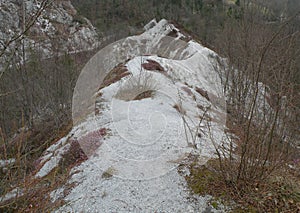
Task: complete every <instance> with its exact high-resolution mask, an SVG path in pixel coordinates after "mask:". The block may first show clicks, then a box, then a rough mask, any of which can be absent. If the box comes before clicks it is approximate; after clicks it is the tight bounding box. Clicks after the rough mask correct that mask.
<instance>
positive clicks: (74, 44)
mask: <svg viewBox="0 0 300 213" xmlns="http://www.w3.org/2000/svg"><path fill="white" fill-rule="evenodd" d="M49 2H50V1H49ZM42 7H43V3H42V0H25V1H24V3H23V1H20V0H0V20H1V22H0V43H1V46H0V52H2V51H3V49H4V48H5V45H7V44H8V42H9V41H11V40H12V39H14V38H15V37H17V36H18V35H20V34H21V33H22V32H23V30H24V26H28V25H30V23H32V22H33V20H34V24H33V25H32V26H31V27H30V29H29V30H28V31H27V32H26V33H25V35H24V37H25V39H24V41H25V42H24V43H25V47H26V49H35V50H38V51H39V52H40V53H41V54H43V55H44V56H45V57H51V56H53V55H55V54H57V53H58V54H61V53H65V52H68V53H69V52H77V51H82V50H88V49H92V48H93V47H95V45H96V43H97V33H96V30H95V28H94V27H93V26H92V24H91V23H90V21H89V20H87V19H86V18H84V17H82V16H80V15H79V14H78V13H77V11H76V10H75V8H74V7H73V6H72V4H71V2H70V1H69V0H65V1H64V0H56V1H53V2H52V3H51V4H49V5H47V7H46V8H45V9H44V10H42V12H41V14H40V15H38V16H37V14H38V13H39V11H40V10H41V8H42ZM24 15H25V16H24ZM35 17H37V18H35ZM24 18H25V19H24ZM24 24H25V25H24ZM25 28H26V27H25ZM17 41H18V40H17ZM17 41H16V42H12V43H11V44H10V45H9V48H7V49H6V50H5V51H6V53H10V52H12V51H13V50H14V49H16V48H18V46H19V44H18V42H17Z"/></svg>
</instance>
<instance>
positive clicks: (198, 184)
mask: <svg viewBox="0 0 300 213" xmlns="http://www.w3.org/2000/svg"><path fill="white" fill-rule="evenodd" d="M188 168H189V170H190V175H188V176H185V179H186V181H187V183H188V186H189V187H190V189H191V191H192V192H193V193H196V194H200V195H206V194H210V195H212V196H214V197H215V199H217V200H221V201H222V202H224V204H228V205H232V201H234V202H235V205H234V206H232V212H299V211H300V183H299V179H297V177H295V176H294V174H293V171H291V170H290V169H282V170H281V171H280V172H279V173H277V174H276V175H272V176H270V177H269V178H268V179H266V180H265V181H264V182H262V183H261V184H256V183H255V182H253V183H252V184H251V185H240V186H236V185H233V183H232V182H224V179H223V175H222V174H221V171H220V168H219V163H218V160H217V159H212V160H209V161H208V162H207V164H206V165H199V163H198V160H197V158H196V157H195V156H190V163H189V165H188Z"/></svg>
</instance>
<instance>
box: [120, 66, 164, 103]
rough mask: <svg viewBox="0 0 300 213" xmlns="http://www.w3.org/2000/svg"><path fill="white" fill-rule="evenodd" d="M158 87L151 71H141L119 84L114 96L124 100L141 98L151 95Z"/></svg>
mask: <svg viewBox="0 0 300 213" xmlns="http://www.w3.org/2000/svg"><path fill="white" fill-rule="evenodd" d="M157 89H158V84H157V82H156V81H155V79H154V78H153V75H152V74H151V73H147V72H145V71H141V73H140V74H139V75H137V76H131V77H130V78H129V79H128V80H127V81H126V82H125V83H124V84H123V85H121V87H120V89H119V90H118V92H117V94H116V95H115V98H118V99H120V100H124V101H131V100H141V99H143V98H149V97H152V96H153V95H154V93H155V91H156V90H157Z"/></svg>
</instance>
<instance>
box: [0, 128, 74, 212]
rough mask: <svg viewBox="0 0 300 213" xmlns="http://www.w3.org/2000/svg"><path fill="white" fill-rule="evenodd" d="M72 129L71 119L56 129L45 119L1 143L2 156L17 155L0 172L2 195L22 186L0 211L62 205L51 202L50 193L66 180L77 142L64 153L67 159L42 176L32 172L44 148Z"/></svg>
mask: <svg viewBox="0 0 300 213" xmlns="http://www.w3.org/2000/svg"><path fill="white" fill-rule="evenodd" d="M71 128H72V123H71V122H70V123H66V124H64V125H62V126H61V127H60V128H59V129H56V128H54V126H53V125H52V124H51V122H49V123H47V122H46V123H44V125H43V126H39V127H35V129H34V130H26V131H25V129H24V132H20V133H19V134H18V135H16V136H15V137H14V138H13V139H12V140H10V141H9V142H7V143H5V144H4V145H3V149H5V151H6V152H5V153H6V154H5V155H6V156H5V157H12V158H13V157H14V158H16V163H15V164H14V165H13V166H11V167H8V168H7V171H6V172H5V173H1V174H0V176H1V182H0V185H1V189H2V191H1V196H3V195H5V194H6V193H7V192H9V191H10V190H12V189H14V188H16V187H19V188H20V189H22V191H23V195H21V196H19V197H16V198H12V199H10V200H8V201H6V202H2V203H0V212H45V211H46V212H49V211H51V210H53V209H54V208H56V207H57V206H59V205H61V204H62V201H60V200H58V201H57V202H55V203H52V202H51V200H50V193H51V192H52V191H53V190H55V189H57V188H58V187H60V186H61V185H63V184H64V183H66V181H67V180H68V176H69V175H68V174H69V171H70V169H71V168H72V167H73V166H74V162H75V164H76V163H79V162H80V161H79V160H78V159H77V157H78V156H80V155H78V153H79V154H80V151H78V150H77V149H76V144H71V149H70V150H69V152H68V153H66V156H64V159H68V162H66V161H65V160H63V161H61V162H60V164H59V165H58V167H57V168H55V169H54V170H53V171H51V172H50V173H49V174H48V175H47V176H45V177H43V178H41V179H35V178H33V174H34V173H35V171H36V170H37V169H38V167H40V165H39V158H40V157H41V155H42V153H43V152H44V150H46V149H47V148H48V147H49V146H50V145H52V144H53V143H55V142H57V141H58V140H59V139H60V138H62V137H63V136H65V135H66V134H67V133H69V131H70V129H71ZM74 147H75V148H74ZM77 148H78V147H77ZM75 149H76V150H77V151H76V150H75ZM75 159H76V160H75Z"/></svg>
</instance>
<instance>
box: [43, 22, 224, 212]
mask: <svg viewBox="0 0 300 213" xmlns="http://www.w3.org/2000/svg"><path fill="white" fill-rule="evenodd" d="M173 29H176V28H175V27H174V26H173V25H171V24H169V23H168V22H167V21H166V20H161V21H160V22H158V23H156V22H155V21H152V26H151V25H148V27H147V30H146V31H145V33H143V34H141V35H139V36H133V37H129V38H127V39H126V40H127V41H129V42H132V43H130V44H133V43H135V42H136V43H142V42H143V41H144V40H145V39H149V38H150V39H149V42H150V43H151V42H152V44H151V45H152V46H153V47H154V46H155V45H161V44H159V43H160V40H161V39H163V38H164V37H165V36H166V35H168V34H169V33H170V32H171V31H172V30H173ZM176 31H179V30H178V29H176ZM182 36H183V35H182V34H180V33H178V37H177V38H174V41H176V40H178V39H179V38H180V37H182ZM178 42H179V40H178ZM151 45H150V46H151ZM160 47H161V48H163V46H162V45H161V46H160ZM113 48H114V49H115V50H116V51H119V49H118V45H117V44H116V45H115V46H114V47H113ZM132 49H133V50H132V52H127V53H125V54H128V55H130V58H131V59H130V60H129V61H127V62H126V64H125V66H126V67H127V69H128V71H129V72H130V75H128V76H126V77H124V78H122V79H121V80H119V81H117V82H115V83H112V84H110V85H109V86H106V87H104V88H103V89H101V90H99V91H98V92H97V94H98V95H97V94H95V95H96V96H97V97H98V99H97V100H96V102H97V103H100V105H99V106H98V107H99V111H100V113H99V114H98V113H92V114H90V115H88V116H87V117H86V119H84V121H83V122H81V123H79V124H77V125H75V126H74V127H73V129H72V131H71V132H70V133H69V135H68V136H66V137H70V139H74V140H77V141H79V143H80V145H81V148H82V149H83V151H85V153H86V154H87V155H88V157H89V158H88V159H87V160H86V161H84V162H83V163H82V164H80V165H79V166H76V167H74V168H73V169H72V171H71V178H70V179H69V181H68V184H71V185H73V184H74V185H75V187H74V188H73V189H72V190H71V191H70V192H69V193H68V195H67V196H64V190H65V186H62V187H61V188H59V189H57V190H56V191H53V192H52V194H51V195H52V200H53V202H54V201H55V200H57V199H64V200H65V201H66V203H67V204H66V205H65V206H62V207H61V208H59V209H58V210H57V211H56V212H78V211H79V212H80V211H83V212H202V211H205V210H208V209H209V210H212V211H215V212H221V210H216V209H213V208H212V207H211V206H210V204H209V201H210V199H211V197H210V196H205V197H200V196H194V195H191V194H190V192H189V189H188V188H187V185H186V182H185V179H184V175H180V174H179V173H178V171H177V167H178V165H179V164H180V163H181V162H182V161H183V160H184V159H185V158H186V157H187V156H188V155H189V154H190V153H193V154H196V155H198V156H199V159H200V160H201V161H202V162H203V163H205V162H206V161H207V160H208V159H209V158H211V157H213V156H214V146H213V143H212V141H211V139H212V138H213V139H214V140H215V141H221V140H222V137H223V130H224V128H225V126H224V124H225V119H226V117H225V111H224V110H225V108H224V106H223V105H222V101H224V99H222V98H223V97H222V96H220V89H221V88H220V87H219V86H221V85H218V84H219V83H220V81H219V80H218V78H219V74H218V73H217V72H216V70H215V69H214V66H212V63H213V57H212V56H216V54H215V53H214V52H213V51H211V50H209V49H207V48H205V47H203V46H202V45H200V44H199V43H197V42H195V41H189V42H188V43H186V45H185V49H182V50H180V52H170V55H173V57H175V58H178V59H174V58H173V59H171V58H170V59H168V58H164V57H161V56H158V55H149V56H145V55H140V54H141V53H140V52H139V51H137V52H136V53H135V54H136V56H134V55H135V54H134V51H136V50H135V49H134V48H132ZM120 51H121V50H120ZM151 60H153V61H156V62H157V63H159V64H160V65H161V67H163V69H164V72H159V71H157V70H156V71H146V70H144V69H143V68H142V67H141V66H142V64H144V63H147V62H149V61H151ZM141 70H142V71H141ZM83 72H84V71H83ZM141 72H142V73H146V74H141ZM143 75H145V76H144V77H146V78H147V79H151V81H153V82H155V92H154V94H153V96H152V97H149V98H144V99H141V100H131V101H125V100H122V97H119V98H118V96H120V95H118V94H120V92H118V91H119V90H122V89H124V87H126V84H127V83H128V82H130V79H132V78H134V77H139V76H140V77H141V78H143ZM197 88H201V90H202V91H204V92H206V94H208V97H210V98H208V97H205V95H203V94H202V95H201V94H200V93H199V92H197V91H196V90H197ZM75 90H76V88H75ZM218 101H219V102H218ZM73 104H74V102H73ZM179 104H182V108H183V110H184V113H185V115H184V116H185V118H186V120H187V126H188V127H189V128H191V130H190V131H191V132H187V135H188V139H187V138H186V134H185V131H184V124H183V122H182V115H181V114H180V113H179V112H178V110H176V107H175V106H176V105H179ZM199 106H200V108H199ZM206 109H207V110H209V112H207V115H209V117H210V119H211V120H212V122H210V129H208V127H207V125H206V123H207V120H206V119H208V117H206V118H205V119H204V120H203V121H202V122H201V123H200V124H199V121H200V117H201V116H203V115H204V111H205V110H206ZM198 125H200V127H198ZM103 129H105V130H106V132H105V134H104V135H101V134H100V133H99V131H101V130H103ZM197 133H199V134H198V136H196V134H197ZM95 134H96V135H97V134H98V136H96V138H97V140H98V142H100V143H99V145H98V146H96V148H95V147H94V146H93V147H92V148H91V147H90V145H91V144H90V143H92V142H93V140H94V139H95V138H92V139H90V140H89V137H94V136H92V135H95ZM194 136H196V137H195V141H194V142H193V139H192V138H193V137H194ZM83 138H85V139H83ZM59 143H61V142H59ZM191 143H195V144H193V146H191ZM67 146H68V142H67V143H65V145H64V146H62V147H61V146H60V147H59V148H58V149H57V153H61V152H60V151H59V150H63V149H64V147H65V148H66V147H67ZM50 149H51V147H50ZM47 156H48V155H47ZM60 156H61V154H58V155H57V157H58V159H59V158H60ZM47 158H48V159H49V161H53V162H54V159H55V155H53V156H52V157H51V158H50V157H49V156H48V157H47ZM57 163H58V162H57ZM44 166H45V167H47V164H44ZM45 167H44V168H43V167H42V170H43V172H45ZM51 168H52V167H51ZM49 172H50V170H49ZM223 210H224V209H223Z"/></svg>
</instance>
